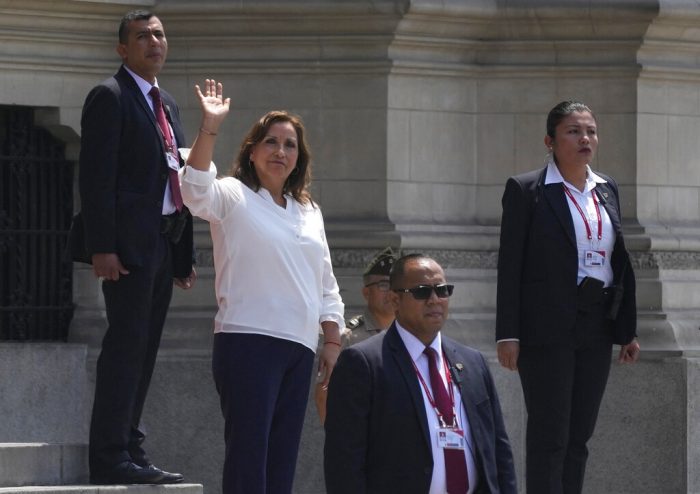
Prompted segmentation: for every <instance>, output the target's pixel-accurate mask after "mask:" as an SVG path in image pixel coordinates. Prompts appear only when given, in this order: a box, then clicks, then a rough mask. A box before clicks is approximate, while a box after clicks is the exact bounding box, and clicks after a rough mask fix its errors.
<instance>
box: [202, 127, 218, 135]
mask: <svg viewBox="0 0 700 494" xmlns="http://www.w3.org/2000/svg"><path fill="white" fill-rule="evenodd" d="M199 131H200V132H201V133H202V134H206V135H208V136H215V135H217V133H216V132H209V131H208V130H205V129H204V128H202V127H200V128H199Z"/></svg>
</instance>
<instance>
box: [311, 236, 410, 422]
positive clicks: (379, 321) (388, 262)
mask: <svg viewBox="0 0 700 494" xmlns="http://www.w3.org/2000/svg"><path fill="white" fill-rule="evenodd" d="M397 258H398V256H397V255H395V254H394V252H393V251H392V250H391V247H387V248H386V249H384V250H382V251H381V252H379V253H378V254H377V255H376V256H375V257H374V258H373V259H372V260H371V261H370V262H369V264H368V265H367V267H366V268H365V271H364V272H363V273H362V285H363V286H362V296H363V297H364V299H365V303H366V304H365V310H364V311H363V313H362V314H359V315H356V316H353V317H351V318H349V319H347V318H346V321H347V323H346V324H347V327H346V328H345V330H344V331H343V332H342V339H343V346H344V347H347V346H350V345H354V344H355V343H357V342H359V341H362V340H365V339H367V338H369V337H371V336H374V335H375V334H378V333H381V332H382V331H384V330H386V329H388V328H389V326H391V323H392V322H393V320H394V309H393V307H392V305H391V302H390V298H389V294H390V293H391V292H390V289H389V272H390V271H391V267H392V266H393V265H394V261H396V259H397ZM327 396H328V390H327V389H326V388H325V387H323V386H322V385H321V384H320V383H318V384H316V389H315V392H314V400H315V401H316V408H317V410H318V415H319V417H320V418H321V423H323V422H324V420H325V418H326V397H327Z"/></svg>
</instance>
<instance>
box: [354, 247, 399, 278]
mask: <svg viewBox="0 0 700 494" xmlns="http://www.w3.org/2000/svg"><path fill="white" fill-rule="evenodd" d="M394 261H396V255H394V252H393V251H392V250H391V247H387V248H386V249H384V250H383V251H381V252H380V253H379V254H377V255H376V256H374V259H372V260H371V261H370V262H369V264H368V265H367V267H366V268H365V271H364V273H362V275H363V276H368V275H371V274H383V275H386V276H389V271H391V266H393V265H394Z"/></svg>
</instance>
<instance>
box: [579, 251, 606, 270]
mask: <svg viewBox="0 0 700 494" xmlns="http://www.w3.org/2000/svg"><path fill="white" fill-rule="evenodd" d="M583 261H584V264H585V265H586V267H601V266H605V251H604V250H587V251H585V252H584V253H583Z"/></svg>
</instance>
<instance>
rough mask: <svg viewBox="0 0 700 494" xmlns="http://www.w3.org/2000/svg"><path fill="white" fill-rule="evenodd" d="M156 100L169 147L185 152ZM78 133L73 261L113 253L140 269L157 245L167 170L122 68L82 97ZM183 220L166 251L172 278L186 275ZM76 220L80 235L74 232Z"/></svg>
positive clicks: (188, 250)
mask: <svg viewBox="0 0 700 494" xmlns="http://www.w3.org/2000/svg"><path fill="white" fill-rule="evenodd" d="M161 96H162V99H163V104H164V105H165V107H166V115H167V116H168V119H169V121H170V124H171V126H172V128H173V131H174V133H175V138H176V139H177V143H178V145H179V146H180V147H182V146H185V137H184V134H183V132H182V127H181V125H180V114H179V110H178V107H177V104H176V103H175V100H174V99H173V98H172V96H170V95H169V94H168V93H167V92H166V91H163V90H161ZM81 128H82V136H81V148H80V179H79V183H80V197H81V214H80V216H79V218H78V219H77V221H76V222H74V225H73V230H74V231H73V232H71V240H70V242H71V250H72V251H73V255H74V259H75V260H84V259H85V258H87V259H89V257H90V256H91V255H92V254H93V253H116V254H118V255H119V258H120V260H121V262H122V264H124V265H125V266H127V267H128V266H144V265H147V264H148V263H149V262H150V260H151V258H152V256H153V255H154V253H155V249H156V246H157V242H158V241H159V236H160V222H161V216H162V206H163V195H164V192H165V185H166V182H167V180H168V167H167V163H166V159H165V144H164V141H163V138H162V135H161V132H160V130H159V128H158V123H157V122H156V119H155V115H154V114H153V112H152V111H151V109H150V108H149V106H148V103H147V101H146V99H145V98H144V96H143V94H142V93H141V91H140V90H139V88H138V86H137V85H136V82H135V81H134V79H133V78H132V77H131V75H130V74H129V73H128V72H127V71H126V69H124V67H121V68H120V69H119V71H118V72H117V73H116V74H115V75H114V76H113V77H110V78H109V79H107V80H105V81H103V82H102V83H101V84H100V85H98V86H96V87H95V88H93V89H92V91H90V93H89V94H88V96H87V98H86V100H85V105H84V106H83V114H82V120H81ZM187 217H188V218H187V224H186V227H185V231H184V233H183V235H182V238H181V240H180V242H179V243H178V244H176V245H174V246H173V250H172V252H173V267H174V276H175V277H178V278H182V277H186V276H188V275H189V274H190V272H191V270H192V262H193V246H192V217H191V215H190V214H189V213H187ZM81 222H82V224H83V225H82V226H83V228H84V231H75V230H77V229H79V228H80V227H81V224H80V223H81ZM76 244H77V245H76ZM81 252H82V254H83V255H82V256H81V255H80V253H81ZM81 257H82V258H83V259H79V258H81Z"/></svg>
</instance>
